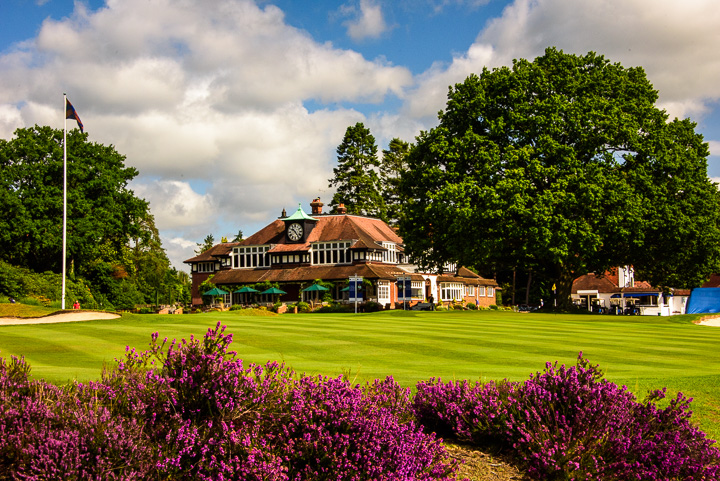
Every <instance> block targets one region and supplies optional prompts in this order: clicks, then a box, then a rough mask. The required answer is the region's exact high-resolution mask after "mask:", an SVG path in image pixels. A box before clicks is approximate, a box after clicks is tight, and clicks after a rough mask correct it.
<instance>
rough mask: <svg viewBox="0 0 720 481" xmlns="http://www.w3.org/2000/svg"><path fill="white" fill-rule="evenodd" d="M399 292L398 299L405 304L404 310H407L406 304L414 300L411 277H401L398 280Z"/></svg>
mask: <svg viewBox="0 0 720 481" xmlns="http://www.w3.org/2000/svg"><path fill="white" fill-rule="evenodd" d="M397 290H398V299H399V300H401V301H402V303H403V310H405V303H406V302H407V301H408V300H412V278H411V277H410V276H400V277H398V278H397Z"/></svg>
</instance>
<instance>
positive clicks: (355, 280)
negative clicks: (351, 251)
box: [348, 276, 363, 314]
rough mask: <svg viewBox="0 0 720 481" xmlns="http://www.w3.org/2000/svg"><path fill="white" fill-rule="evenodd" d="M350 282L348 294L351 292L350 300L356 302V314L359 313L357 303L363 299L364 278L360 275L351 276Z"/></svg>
mask: <svg viewBox="0 0 720 481" xmlns="http://www.w3.org/2000/svg"><path fill="white" fill-rule="evenodd" d="M348 281H349V284H348V287H349V288H350V290H349V292H348V294H349V300H350V302H355V314H357V305H358V300H360V301H362V292H361V288H362V282H363V278H362V277H360V276H350V278H349V279H348Z"/></svg>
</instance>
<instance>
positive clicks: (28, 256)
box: [0, 125, 148, 274]
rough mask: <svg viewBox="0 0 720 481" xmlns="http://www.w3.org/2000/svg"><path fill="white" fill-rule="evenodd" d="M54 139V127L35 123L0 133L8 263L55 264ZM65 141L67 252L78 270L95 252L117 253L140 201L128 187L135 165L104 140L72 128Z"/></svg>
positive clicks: (57, 195)
mask: <svg viewBox="0 0 720 481" xmlns="http://www.w3.org/2000/svg"><path fill="white" fill-rule="evenodd" d="M62 142H63V131H62V130H56V129H52V128H50V127H40V126H37V125H36V126H35V127H32V128H23V129H17V130H16V131H15V138H13V139H12V140H4V139H0V201H2V205H3V213H2V215H1V216H0V258H3V259H5V260H7V261H9V262H11V263H12V264H14V265H18V266H23V267H28V268H30V269H33V270H35V271H46V270H51V271H53V272H60V271H61V265H62V219H63V146H62ZM67 147H68V148H67V152H68V159H67V188H68V190H67V207H68V216H67V221H68V222H67V255H68V259H69V261H70V266H71V267H72V266H74V268H75V270H76V271H77V272H78V273H79V274H82V273H83V272H85V271H86V269H87V268H88V266H90V265H91V264H92V263H94V262H96V261H97V260H98V259H102V258H103V256H107V255H109V256H111V257H113V258H121V257H123V254H122V250H123V248H124V247H125V246H126V245H127V243H128V241H129V240H130V239H132V238H135V237H137V236H139V235H141V231H142V229H141V227H140V225H139V222H138V219H141V218H143V217H144V216H145V215H146V214H147V213H148V204H147V202H145V200H143V199H139V198H137V197H135V195H134V193H133V191H132V190H130V189H128V187H127V186H128V183H129V182H130V181H131V180H132V179H133V178H134V177H135V176H136V175H137V174H138V172H137V170H135V169H134V168H132V167H125V165H124V160H125V157H124V156H122V155H120V154H119V153H118V152H117V151H116V150H115V149H114V148H113V147H112V146H104V145H101V144H97V143H91V142H88V141H87V134H83V133H81V132H80V131H79V130H75V129H74V130H72V131H70V132H69V133H68V136H67Z"/></svg>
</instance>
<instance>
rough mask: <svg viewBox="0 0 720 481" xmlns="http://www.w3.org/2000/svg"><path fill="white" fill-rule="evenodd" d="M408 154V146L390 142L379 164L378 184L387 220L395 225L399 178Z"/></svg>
mask: <svg viewBox="0 0 720 481" xmlns="http://www.w3.org/2000/svg"><path fill="white" fill-rule="evenodd" d="M409 152H410V144H409V143H408V142H405V141H403V140H400V139H398V138H394V139H392V140H391V141H390V144H389V146H388V149H387V150H383V159H382V163H381V164H380V184H381V185H382V196H383V202H384V203H385V208H386V210H387V219H388V221H389V222H391V223H393V224H395V223H397V220H398V219H399V218H400V209H401V207H402V201H401V197H400V191H399V187H400V178H401V175H402V173H403V172H404V171H405V170H407V161H406V157H407V155H408V153H409Z"/></svg>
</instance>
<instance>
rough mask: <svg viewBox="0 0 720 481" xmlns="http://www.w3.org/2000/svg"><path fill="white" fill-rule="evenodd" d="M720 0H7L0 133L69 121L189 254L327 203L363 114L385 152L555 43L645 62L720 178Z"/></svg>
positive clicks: (177, 249) (173, 254)
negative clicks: (453, 102) (206, 241)
mask: <svg viewBox="0 0 720 481" xmlns="http://www.w3.org/2000/svg"><path fill="white" fill-rule="evenodd" d="M719 11H720V9H717V8H716V5H715V2H714V1H711V0H687V1H685V2H677V1H676V0H603V1H598V0H514V1H506V0H503V1H500V0H347V1H327V0H320V1H299V0H184V1H182V2H180V1H176V0H107V1H106V0H102V1H101V0H92V1H89V0H88V1H76V2H72V1H66V0H62V1H61V0H4V1H3V2H1V3H0V79H2V81H0V138H10V137H11V136H12V132H13V131H14V130H15V129H16V128H18V127H26V126H32V125H34V124H36V123H37V124H41V125H51V126H53V127H56V128H61V127H62V123H63V119H62V111H61V109H60V108H58V106H62V103H61V102H62V93H63V92H67V93H68V96H69V98H70V100H71V101H72V102H73V105H74V106H75V108H76V109H77V111H78V113H79V115H80V117H81V119H82V120H83V123H84V124H85V129H86V131H87V132H89V135H90V140H91V141H95V142H100V143H103V144H112V145H114V146H115V147H116V149H117V150H118V151H119V152H120V153H121V154H123V155H125V156H127V160H126V163H127V164H128V165H131V166H134V167H136V168H137V169H138V170H139V171H140V175H139V176H138V178H137V179H136V180H135V181H134V182H133V184H132V188H133V189H134V190H135V192H136V193H137V194H138V195H139V196H141V197H144V198H145V199H147V200H148V201H149V202H150V204H151V210H152V212H153V214H154V215H155V219H156V223H157V226H158V228H159V229H160V233H161V237H162V239H163V245H164V246H165V248H166V249H167V251H168V254H169V256H170V258H171V260H172V261H173V263H174V264H175V265H176V266H178V267H184V266H183V265H182V260H184V259H187V258H189V257H191V256H192V255H193V249H194V248H195V244H196V243H197V242H201V241H202V239H203V238H204V237H205V236H206V235H207V234H210V233H211V234H213V235H214V237H215V239H216V240H220V238H221V237H223V236H227V237H232V236H234V235H235V234H236V233H237V231H238V230H239V229H241V230H242V231H243V232H244V233H245V234H246V235H248V234H250V233H252V232H255V231H256V230H257V229H259V228H261V227H262V226H264V225H265V224H267V223H268V222H269V221H270V220H271V219H274V218H276V217H277V216H278V215H279V214H280V212H281V210H282V209H283V208H285V209H287V210H288V211H292V210H294V209H295V208H296V207H297V205H298V203H301V204H302V205H303V207H304V208H305V209H306V210H309V202H310V201H311V200H312V199H313V198H314V197H317V196H320V197H321V198H322V199H323V200H325V201H326V202H328V201H329V200H330V198H331V197H332V194H333V192H332V190H331V189H330V188H329V187H328V179H329V178H330V177H331V176H332V168H333V167H334V165H335V163H336V157H335V148H336V147H337V145H338V144H339V143H340V142H341V141H342V137H343V134H344V132H345V129H346V128H347V127H348V126H349V125H353V124H355V123H356V122H363V123H365V125H366V126H367V127H369V128H370V130H371V131H372V133H373V134H374V136H375V137H376V139H377V142H378V147H379V149H383V148H386V147H387V144H388V142H389V141H390V139H392V138H393V137H400V138H402V139H404V140H407V141H413V140H414V138H415V136H416V135H417V134H418V133H419V131H420V130H426V129H429V128H432V127H433V126H434V125H436V121H437V117H436V114H437V112H438V110H441V109H442V108H443V107H444V104H445V100H446V95H447V90H448V86H449V85H451V84H454V83H457V82H461V81H462V80H463V79H464V78H465V77H467V75H469V74H470V73H477V72H480V71H481V69H482V68H483V67H488V68H493V67H498V66H501V65H509V64H510V63H511V62H512V60H513V59H514V58H528V59H532V58H534V57H536V56H538V55H541V54H542V52H543V51H544V49H545V48H546V47H548V46H556V47H558V48H560V49H563V50H564V51H566V52H570V53H577V54H584V53H587V52H588V51H590V50H592V51H596V52H598V53H601V54H603V55H605V56H606V57H607V58H609V59H610V60H611V61H614V62H620V63H622V64H623V65H624V66H626V67H629V66H642V67H644V68H645V70H646V72H647V75H648V77H649V79H650V81H651V82H653V84H654V85H655V88H656V89H658V91H659V105H660V107H662V108H665V109H666V110H667V111H668V113H669V114H670V116H671V117H675V116H678V117H681V118H684V117H690V118H692V119H693V120H695V121H696V122H698V130H699V131H700V132H701V133H703V134H704V135H705V139H706V141H708V142H709V144H710V149H711V153H714V154H715V155H712V156H711V157H710V158H709V175H710V176H711V177H713V178H718V179H720V159H719V158H718V154H720V108H718V107H719V106H720V104H719V103H718V102H719V99H720V57H719V56H718V55H717V53H716V52H718V51H720V13H719Z"/></svg>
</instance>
